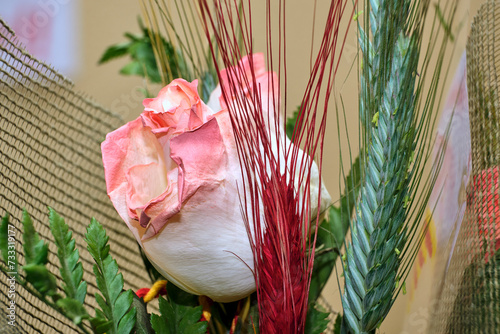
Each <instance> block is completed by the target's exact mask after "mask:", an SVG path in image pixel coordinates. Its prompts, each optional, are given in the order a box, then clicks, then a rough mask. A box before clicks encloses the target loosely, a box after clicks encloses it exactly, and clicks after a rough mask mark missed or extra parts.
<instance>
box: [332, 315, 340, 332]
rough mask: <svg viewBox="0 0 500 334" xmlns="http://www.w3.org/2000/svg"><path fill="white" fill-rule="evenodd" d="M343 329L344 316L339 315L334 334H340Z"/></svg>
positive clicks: (334, 326)
mask: <svg viewBox="0 0 500 334" xmlns="http://www.w3.org/2000/svg"><path fill="white" fill-rule="evenodd" d="M341 329H342V315H341V314H339V315H337V318H336V319H335V324H334V325H333V334H340V331H341Z"/></svg>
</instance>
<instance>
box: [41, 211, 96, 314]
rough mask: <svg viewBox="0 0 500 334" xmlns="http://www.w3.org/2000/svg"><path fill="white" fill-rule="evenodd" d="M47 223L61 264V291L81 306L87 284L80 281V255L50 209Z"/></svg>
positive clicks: (63, 225) (66, 231)
mask: <svg viewBox="0 0 500 334" xmlns="http://www.w3.org/2000/svg"><path fill="white" fill-rule="evenodd" d="M49 222H50V230H51V231H52V234H53V235H54V240H55V244H56V246H57V256H58V258H59V262H60V264H61V266H60V267H59V272H60V273H61V277H62V279H63V282H64V286H63V290H64V292H65V293H66V297H68V298H70V299H75V300H76V301H78V302H80V304H83V301H84V300H85V296H86V295H87V282H83V281H82V278H83V267H82V263H81V262H80V261H79V259H80V254H79V252H78V250H77V249H76V248H75V239H73V238H72V236H73V234H72V233H71V232H70V231H69V228H68V225H67V224H66V223H65V222H64V219H63V218H61V216H59V215H58V214H57V213H56V212H55V211H54V210H53V209H51V208H49ZM76 304H77V303H73V302H71V301H68V302H65V305H76Z"/></svg>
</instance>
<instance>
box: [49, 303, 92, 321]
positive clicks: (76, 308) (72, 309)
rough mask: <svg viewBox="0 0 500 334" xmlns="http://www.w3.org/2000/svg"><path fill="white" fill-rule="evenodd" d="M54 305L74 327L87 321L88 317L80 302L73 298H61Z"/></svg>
mask: <svg viewBox="0 0 500 334" xmlns="http://www.w3.org/2000/svg"><path fill="white" fill-rule="evenodd" d="M56 305H57V306H59V307H60V308H61V310H62V311H63V312H64V314H65V315H66V316H67V317H69V318H70V319H71V320H72V321H73V322H74V323H75V324H76V325H78V324H80V323H81V322H82V320H83V319H88V318H89V317H90V316H89V314H88V313H87V310H86V309H85V307H84V306H83V304H82V302H80V301H79V300H76V299H73V298H63V299H59V300H58V301H57V302H56Z"/></svg>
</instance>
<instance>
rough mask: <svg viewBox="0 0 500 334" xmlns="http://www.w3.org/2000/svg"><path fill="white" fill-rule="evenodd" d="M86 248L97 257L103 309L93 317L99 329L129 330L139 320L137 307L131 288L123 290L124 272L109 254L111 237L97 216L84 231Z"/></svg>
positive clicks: (114, 333) (113, 332)
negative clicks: (133, 305) (119, 270)
mask: <svg viewBox="0 0 500 334" xmlns="http://www.w3.org/2000/svg"><path fill="white" fill-rule="evenodd" d="M85 237H86V238H85V241H86V242H87V249H88V250H89V252H90V254H91V255H92V257H93V258H94V261H95V263H96V264H95V265H94V274H95V276H96V283H97V287H98V289H99V291H100V294H99V293H96V296H95V297H96V301H97V303H98V305H99V306H100V308H101V310H96V317H94V318H93V319H91V323H92V326H93V327H94V330H95V332H97V333H104V332H106V333H111V334H122V333H123V334H128V333H130V332H131V331H132V330H133V328H134V326H135V320H136V317H135V316H136V309H135V308H131V306H132V299H133V296H132V291H131V290H128V291H125V292H123V276H122V274H121V273H119V272H118V264H117V263H116V261H115V260H114V259H113V258H112V257H111V255H110V254H109V245H108V240H109V237H108V236H107V235H106V231H105V230H104V228H103V227H102V225H101V224H99V222H97V220H95V219H92V221H91V223H90V226H89V227H88V228H87V233H86V235H85Z"/></svg>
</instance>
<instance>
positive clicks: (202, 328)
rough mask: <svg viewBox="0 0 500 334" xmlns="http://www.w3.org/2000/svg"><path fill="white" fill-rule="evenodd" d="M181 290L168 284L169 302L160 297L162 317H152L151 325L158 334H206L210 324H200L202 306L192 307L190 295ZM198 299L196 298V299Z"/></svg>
mask: <svg viewBox="0 0 500 334" xmlns="http://www.w3.org/2000/svg"><path fill="white" fill-rule="evenodd" d="M178 290H180V289H179V288H177V287H176V286H174V285H173V284H171V283H168V284H167V294H168V296H169V300H168V301H167V300H166V299H164V298H161V297H160V300H159V304H160V314H161V315H160V316H156V315H151V325H152V327H153V329H154V330H155V331H156V333H162V334H163V333H165V334H174V333H205V332H206V329H207V326H208V323H207V322H206V321H203V322H200V319H201V315H202V307H201V306H196V307H194V306H191V305H192V303H193V302H192V298H191V296H192V295H190V294H187V293H181V292H180V291H178ZM195 298H196V297H195Z"/></svg>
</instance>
